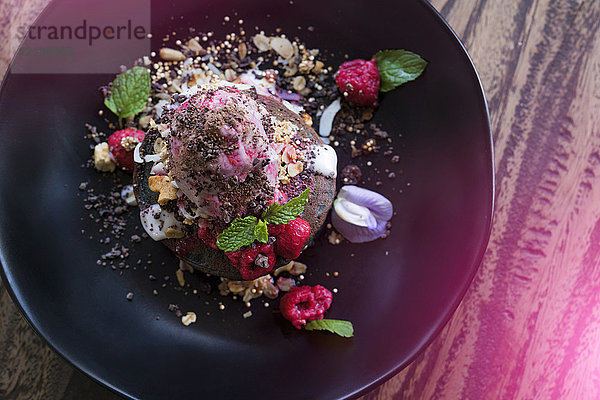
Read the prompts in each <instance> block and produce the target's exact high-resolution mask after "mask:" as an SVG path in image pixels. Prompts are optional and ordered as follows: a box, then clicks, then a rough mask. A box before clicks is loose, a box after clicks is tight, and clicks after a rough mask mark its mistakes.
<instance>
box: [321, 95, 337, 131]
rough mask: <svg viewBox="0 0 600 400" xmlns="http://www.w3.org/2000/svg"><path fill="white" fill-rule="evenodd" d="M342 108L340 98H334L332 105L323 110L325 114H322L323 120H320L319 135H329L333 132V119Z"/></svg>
mask: <svg viewBox="0 0 600 400" xmlns="http://www.w3.org/2000/svg"><path fill="white" fill-rule="evenodd" d="M341 108H342V105H341V104H340V99H336V100H334V101H333V102H332V103H331V104H330V105H328V106H327V108H326V109H325V110H324V111H323V115H321V120H320V121H319V135H321V136H323V137H328V136H329V135H330V134H331V128H332V127H333V120H334V119H335V116H336V114H337V113H338V111H340V109H341Z"/></svg>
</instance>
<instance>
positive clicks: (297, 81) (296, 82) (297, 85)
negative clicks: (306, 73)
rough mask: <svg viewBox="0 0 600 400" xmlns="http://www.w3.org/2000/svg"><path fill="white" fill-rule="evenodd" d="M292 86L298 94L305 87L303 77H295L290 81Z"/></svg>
mask: <svg viewBox="0 0 600 400" xmlns="http://www.w3.org/2000/svg"><path fill="white" fill-rule="evenodd" d="M292 86H294V90H295V91H296V92H299V91H301V90H303V89H304V88H305V87H306V78H304V77H303V76H297V77H295V78H294V79H292Z"/></svg>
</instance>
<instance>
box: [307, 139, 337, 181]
mask: <svg viewBox="0 0 600 400" xmlns="http://www.w3.org/2000/svg"><path fill="white" fill-rule="evenodd" d="M314 153H315V158H314V164H313V165H312V169H313V171H315V172H316V173H317V174H321V175H323V176H328V177H330V178H336V177H337V153H336V152H335V150H334V149H333V147H331V146H329V145H327V144H326V145H323V146H318V147H315V148H314Z"/></svg>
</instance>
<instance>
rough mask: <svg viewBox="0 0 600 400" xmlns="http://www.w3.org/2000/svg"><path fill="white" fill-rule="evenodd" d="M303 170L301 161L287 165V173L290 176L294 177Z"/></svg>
mask: <svg viewBox="0 0 600 400" xmlns="http://www.w3.org/2000/svg"><path fill="white" fill-rule="evenodd" d="M303 170H304V164H302V162H301V161H298V162H296V163H293V164H290V165H288V167H287V173H288V174H289V175H290V177H292V178H293V177H295V176H296V175H299V174H300V173H301V172H302V171H303Z"/></svg>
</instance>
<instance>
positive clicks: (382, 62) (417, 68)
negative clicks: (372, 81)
mask: <svg viewBox="0 0 600 400" xmlns="http://www.w3.org/2000/svg"><path fill="white" fill-rule="evenodd" d="M373 57H374V58H375V59H376V60H377V68H378V69H379V76H380V78H381V86H380V87H379V90H380V91H381V92H389V91H390V90H394V89H396V88H397V87H398V86H400V85H402V84H403V83H406V82H409V81H413V80H415V79H417V78H418V77H419V75H421V74H422V73H423V71H424V70H425V67H426V66H427V61H425V60H423V59H422V58H421V57H420V56H419V55H417V54H415V53H412V52H410V51H407V50H381V51H378V52H377V53H376V54H375V55H374V56H373Z"/></svg>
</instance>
